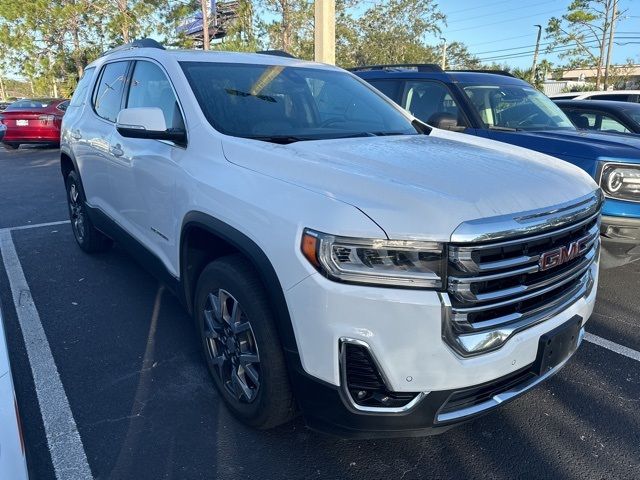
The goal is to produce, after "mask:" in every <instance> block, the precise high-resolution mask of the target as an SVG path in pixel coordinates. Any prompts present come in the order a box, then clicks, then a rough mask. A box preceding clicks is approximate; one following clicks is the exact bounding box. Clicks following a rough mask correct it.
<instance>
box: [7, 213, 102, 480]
mask: <svg viewBox="0 0 640 480" xmlns="http://www.w3.org/2000/svg"><path fill="white" fill-rule="evenodd" d="M61 223H64V222H61ZM44 225H46V224H41V225H40V226H44ZM32 227H35V225H34V226H32ZM0 252H1V253H2V260H3V262H4V268H5V270H6V272H7V277H8V278H9V286H10V288H11V295H12V297H13V303H14V305H15V308H16V313H17V315H18V322H19V324H20V329H21V330H22V337H23V339H24V344H25V348H26V350H27V356H28V357H29V364H30V366H31V373H32V375H33V383H34V385H35V389H36V395H37V397H38V404H39V406H40V412H41V414H42V423H43V424H44V430H45V434H46V436H47V443H48V445H49V452H50V453H51V462H52V463H53V468H54V470H55V475H56V478H57V479H58V480H62V479H71V478H73V479H74V480H75V479H79V480H84V479H91V478H93V476H92V475H91V469H90V468H89V463H88V461H87V455H86V453H85V451H84V446H83V445H82V439H81V438H80V434H79V433H78V427H77V425H76V422H75V420H74V418H73V414H72V413H71V407H70V406H69V399H68V398H67V395H66V393H65V391H64V387H63V386H62V382H61V381H60V375H59V374H58V368H57V367H56V363H55V361H54V359H53V355H52V353H51V348H50V347H49V342H48V341H47V336H46V334H45V332H44V329H43V328H42V323H41V321H40V315H39V314H38V310H37V309H36V306H35V304H34V302H33V298H32V297H31V291H30V290H29V285H28V284H27V280H26V279H25V276H24V272H23V270H22V266H21V265H20V261H19V259H18V254H17V252H16V248H15V245H14V244H13V240H12V238H11V231H10V229H2V230H0Z"/></svg>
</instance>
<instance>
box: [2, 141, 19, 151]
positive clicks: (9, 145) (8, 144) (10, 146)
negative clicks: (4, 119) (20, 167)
mask: <svg viewBox="0 0 640 480" xmlns="http://www.w3.org/2000/svg"><path fill="white" fill-rule="evenodd" d="M2 145H4V148H6V149H7V150H16V149H17V148H19V147H20V144H19V143H12V142H2Z"/></svg>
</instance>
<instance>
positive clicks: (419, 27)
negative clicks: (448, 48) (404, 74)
mask: <svg viewBox="0 0 640 480" xmlns="http://www.w3.org/2000/svg"><path fill="white" fill-rule="evenodd" d="M444 20H445V16H444V14H443V13H442V12H440V10H439V9H438V5H437V4H436V3H435V2H434V1H433V0H389V1H387V2H384V3H382V4H376V5H375V6H373V7H370V8H369V9H367V10H366V11H365V12H364V14H363V15H362V16H361V17H360V18H359V19H357V20H356V28H357V32H358V39H357V44H356V45H355V49H356V53H355V62H356V64H357V65H367V64H381V63H424V62H435V63H439V61H438V60H437V57H435V58H434V52H433V50H432V49H431V48H429V47H427V46H426V45H425V40H426V36H427V35H428V34H439V33H440V26H441V25H442V24H443V23H444Z"/></svg>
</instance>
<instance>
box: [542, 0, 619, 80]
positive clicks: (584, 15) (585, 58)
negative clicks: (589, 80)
mask: <svg viewBox="0 0 640 480" xmlns="http://www.w3.org/2000/svg"><path fill="white" fill-rule="evenodd" d="M616 1H617V0H573V1H572V2H571V4H570V5H569V7H567V13H566V14H564V15H562V17H560V18H557V17H553V18H551V19H550V20H549V23H548V25H547V28H546V30H545V31H546V33H547V39H549V40H551V43H550V44H549V45H548V47H547V52H549V53H551V52H553V51H554V50H557V51H558V52H559V57H560V58H566V59H568V61H569V62H568V65H567V66H568V67H569V68H580V67H582V68H584V67H595V69H596V89H598V90H599V89H600V85H601V80H602V67H603V63H604V61H605V58H606V53H607V35H608V34H609V32H610V31H611V28H612V26H613V25H614V24H615V23H616V22H618V21H619V18H620V12H617V13H616V14H615V15H614V8H613V7H614V2H616ZM559 47H564V48H563V49H560V48H559Z"/></svg>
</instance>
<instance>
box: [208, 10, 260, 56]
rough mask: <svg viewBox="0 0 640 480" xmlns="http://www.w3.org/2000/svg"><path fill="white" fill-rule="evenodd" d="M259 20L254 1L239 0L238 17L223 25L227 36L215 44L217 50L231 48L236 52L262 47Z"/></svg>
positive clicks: (251, 50) (255, 49)
mask: <svg viewBox="0 0 640 480" xmlns="http://www.w3.org/2000/svg"><path fill="white" fill-rule="evenodd" d="M256 23H257V21H256V18H255V11H254V8H253V2H251V0H239V1H238V10H237V11H236V17H235V18H234V19H233V20H230V21H228V22H226V23H225V24H224V25H221V27H222V28H223V29H224V31H225V36H224V37H223V38H222V41H221V42H220V43H217V44H215V47H214V48H215V49H216V50H230V51H234V52H256V51H258V50H260V49H261V48H262V46H261V44H260V42H259V41H258V36H257V34H256V27H255V25H256Z"/></svg>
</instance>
